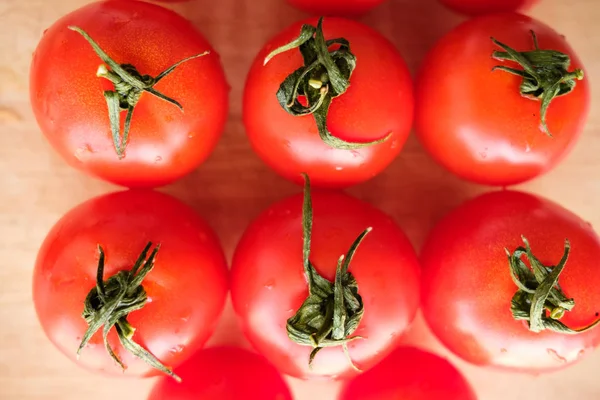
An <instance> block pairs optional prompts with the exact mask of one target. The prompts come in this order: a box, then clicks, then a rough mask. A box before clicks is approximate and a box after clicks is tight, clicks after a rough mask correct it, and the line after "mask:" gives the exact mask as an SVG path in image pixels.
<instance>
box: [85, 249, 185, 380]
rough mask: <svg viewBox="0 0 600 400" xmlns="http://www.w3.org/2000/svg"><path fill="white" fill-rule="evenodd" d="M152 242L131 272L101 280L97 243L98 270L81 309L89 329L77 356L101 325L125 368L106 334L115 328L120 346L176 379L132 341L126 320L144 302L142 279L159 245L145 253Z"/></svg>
mask: <svg viewBox="0 0 600 400" xmlns="http://www.w3.org/2000/svg"><path fill="white" fill-rule="evenodd" d="M151 247H152V243H148V244H147V245H146V247H145V248H144V250H143V251H142V253H141V254H140V256H139V257H138V259H137V261H136V262H135V264H134V266H133V268H132V269H131V270H130V271H119V272H117V273H116V274H115V275H113V276H111V277H110V278H108V279H107V280H106V281H104V280H103V279H104V277H103V275H104V259H105V256H104V251H103V249H102V247H100V246H98V253H99V259H98V271H97V275H96V287H94V288H93V289H92V290H90V292H89V293H88V295H87V297H86V299H85V304H84V309H83V314H82V316H83V318H84V319H85V321H86V322H87V324H88V329H87V331H86V332H85V334H84V335H83V339H82V340H81V344H80V345H79V348H78V349H77V357H79V355H80V353H81V350H83V348H84V347H85V346H86V345H87V344H88V342H89V341H90V339H91V338H92V336H94V334H95V333H96V332H97V331H98V330H99V329H100V328H102V327H104V328H103V329H102V335H103V338H104V346H105V347H106V351H107V352H108V354H109V355H110V356H111V358H112V359H113V360H114V361H115V362H116V363H117V364H119V366H121V368H122V369H123V370H125V368H126V367H125V365H124V364H123V362H122V361H121V359H120V358H119V357H118V356H117V355H116V354H115V352H114V351H113V349H112V348H111V346H110V343H109V342H108V334H109V332H110V330H111V329H112V328H113V327H114V328H115V330H116V332H117V336H118V337H119V341H120V342H121V344H122V345H123V347H124V348H125V349H126V350H127V351H129V352H130V353H132V354H133V355H134V356H136V357H138V358H140V359H141V360H143V361H144V362H146V363H147V364H148V365H150V366H151V367H152V368H155V369H157V370H159V371H161V372H163V373H165V374H167V375H170V376H172V377H173V378H175V379H176V380H177V381H181V378H179V376H177V375H176V374H175V373H174V372H173V371H172V370H171V369H170V368H167V367H165V366H164V365H163V364H162V363H161V362H160V361H159V360H158V359H157V358H156V357H155V356H154V355H152V354H151V353H150V352H148V351H147V350H146V349H144V348H143V347H141V346H140V345H139V344H137V343H136V342H134V341H133V335H134V333H135V328H134V327H132V326H131V325H130V324H129V322H127V316H128V315H129V314H130V313H131V312H133V311H136V310H140V309H141V308H143V307H144V305H146V300H147V296H146V291H145V290H144V287H143V286H142V281H143V280H144V278H145V277H146V275H148V273H150V271H152V268H154V262H155V260H156V255H157V253H158V250H159V249H160V245H157V246H156V247H154V250H153V251H152V253H151V254H150V256H148V252H149V251H150V248H151Z"/></svg>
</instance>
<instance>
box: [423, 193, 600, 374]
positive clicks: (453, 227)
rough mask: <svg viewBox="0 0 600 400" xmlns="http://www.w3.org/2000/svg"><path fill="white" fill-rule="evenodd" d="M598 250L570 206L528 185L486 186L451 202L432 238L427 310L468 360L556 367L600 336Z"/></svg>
mask: <svg viewBox="0 0 600 400" xmlns="http://www.w3.org/2000/svg"><path fill="white" fill-rule="evenodd" d="M565 239H567V240H568V242H565ZM528 245H529V246H530V249H528V248H527V246H528ZM565 254H566V255H567V256H568V258H567V259H566V262H564V259H563V257H564V256H565ZM599 258H600V239H599V238H598V236H597V235H596V234H595V233H594V231H593V230H592V228H591V226H590V225H589V224H588V223H586V222H585V221H584V220H582V219H581V218H579V217H577V216H576V215H574V214H572V213H571V212H570V211H567V210H566V209H564V208H562V207H561V206H559V205H557V204H555V203H552V202H550V201H548V200H545V199H543V198H540V197H536V196H533V195H530V194H526V193H521V192H512V191H500V192H494V193H489V194H485V195H483V196H480V197H478V198H476V199H473V200H471V201H468V202H467V203H465V204H463V205H462V206H460V207H459V208H457V209H456V210H454V211H452V212H451V213H450V214H449V215H448V216H446V217H445V218H444V219H443V220H442V221H441V222H440V223H439V224H438V225H437V226H436V227H435V228H434V230H433V232H432V233H431V236H430V238H429V239H428V240H427V242H426V244H425V246H424V248H423V250H422V263H423V277H422V284H423V285H422V294H423V295H422V308H423V314H424V316H425V318H426V320H427V322H428V323H429V326H430V327H431V329H432V331H433V332H434V334H436V335H437V336H438V338H439V339H440V340H441V341H442V342H443V343H444V344H445V345H446V346H447V347H448V348H449V349H450V350H451V351H453V352H454V353H456V354H457V355H458V356H460V357H462V358H464V359H465V360H467V361H469V362H471V363H474V364H477V365H482V366H493V367H499V368H503V369H511V370H518V371H526V372H539V371H544V370H554V369H558V368H561V367H564V366H566V365H568V364H571V363H573V362H575V361H577V360H579V359H580V358H581V357H582V356H583V355H584V354H585V353H587V352H589V351H590V350H592V349H593V348H594V347H596V346H597V345H598V344H599V343H600V328H598V327H593V323H594V321H595V320H596V319H597V318H598V315H599V314H598V313H599V312H600V292H599V291H598V290H597V289H596V288H598V287H599V285H600V270H598V268H596V262H597V260H598V259H599ZM544 266H546V267H549V268H544ZM554 266H556V267H554ZM559 266H561V267H562V269H558V267H559ZM534 271H535V276H534ZM553 273H554V275H556V274H558V275H557V276H558V278H557V279H556V280H555V279H554V278H555V276H553ZM513 274H514V279H513V277H512V275H513ZM547 279H550V280H547ZM517 283H519V285H521V286H517ZM542 283H545V285H542ZM553 283H554V285H553ZM522 287H524V288H525V289H527V291H525V290H524V289H522ZM544 290H550V291H549V292H546V293H545V294H544V292H543V291H544ZM545 296H547V297H545ZM557 299H558V300H561V301H560V302H557ZM588 327H589V329H587V330H585V328H588ZM577 330H584V331H582V332H580V333H575V332H573V331H577Z"/></svg>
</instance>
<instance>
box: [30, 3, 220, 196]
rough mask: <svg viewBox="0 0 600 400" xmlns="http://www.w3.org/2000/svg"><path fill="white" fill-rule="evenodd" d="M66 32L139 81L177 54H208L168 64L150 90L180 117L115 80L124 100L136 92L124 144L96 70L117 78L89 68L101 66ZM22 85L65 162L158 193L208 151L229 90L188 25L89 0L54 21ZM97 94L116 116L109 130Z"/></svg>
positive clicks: (166, 14)
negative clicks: (27, 88)
mask: <svg viewBox="0 0 600 400" xmlns="http://www.w3.org/2000/svg"><path fill="white" fill-rule="evenodd" d="M70 27H79V28H81V29H82V30H83V31H84V32H86V33H87V34H88V35H89V36H90V38H91V39H92V40H94V41H95V42H96V43H97V44H98V45H99V46H100V47H101V48H102V50H104V51H105V52H106V53H107V55H108V56H109V57H111V58H113V59H114V60H115V61H116V62H117V63H123V64H131V65H133V66H134V67H135V68H136V69H137V71H139V74H142V75H145V74H148V75H149V76H144V77H143V79H144V82H151V79H150V77H154V78H157V77H158V76H159V74H161V73H162V72H163V71H165V70H166V69H167V68H169V67H170V66H172V65H174V64H175V63H177V62H179V61H182V60H184V59H186V57H191V56H195V55H200V54H204V52H206V51H209V52H210V53H209V54H205V55H204V56H202V57H199V58H196V59H190V60H187V61H185V62H184V63H183V64H181V65H179V66H177V67H176V68H175V69H174V70H173V71H172V72H171V73H169V74H167V75H166V76H164V78H163V79H160V82H157V83H156V86H154V87H153V89H154V90H156V91H158V92H160V93H162V94H163V95H164V96H167V97H168V98H170V99H172V100H174V101H176V102H178V103H179V104H180V105H181V107H182V108H183V110H184V111H185V112H182V110H181V109H179V108H178V106H177V105H176V104H172V103H170V102H169V101H165V100H162V99H160V98H158V97H157V96H155V95H153V94H152V93H150V92H146V93H143V92H140V91H139V90H137V89H135V90H130V91H128V90H127V89H128V88H130V86H127V85H125V84H123V83H121V84H119V85H117V86H120V87H121V90H122V91H123V93H126V94H127V93H129V95H130V98H135V97H136V93H137V95H139V94H140V93H141V96H140V97H139V102H138V103H136V104H135V107H133V108H134V110H135V112H133V113H132V114H131V121H130V122H131V123H130V127H131V128H130V132H129V135H128V139H127V138H125V131H126V127H125V125H124V121H125V119H126V116H127V115H128V112H125V111H124V109H126V108H128V107H129V103H127V100H126V99H125V98H124V97H122V96H120V95H115V94H116V92H115V90H116V86H115V85H113V84H112V83H111V82H110V81H109V79H108V78H107V79H104V78H100V77H97V72H99V73H100V74H103V76H106V77H109V78H111V79H116V80H122V79H121V78H118V77H117V78H115V77H116V76H117V75H115V72H114V71H115V70H114V68H112V66H110V65H109V66H108V68H105V67H106V66H104V67H102V68H99V66H101V65H104V64H107V63H106V62H104V61H103V60H102V59H101V58H100V57H99V55H98V54H97V53H96V52H95V51H94V49H93V48H92V46H91V44H90V43H89V42H88V41H87V40H86V39H85V38H84V37H83V36H82V34H81V33H79V32H76V31H73V30H71V29H70ZM123 64H121V65H123ZM127 68H128V71H130V69H129V68H130V67H127ZM131 74H133V75H135V73H133V72H131ZM30 84H31V88H30V95H31V105H32V107H33V111H34V113H35V116H36V118H37V121H38V124H39V126H40V128H41V130H42V132H43V133H44V135H45V136H46V137H47V139H48V140H49V141H50V143H51V144H52V146H53V147H54V148H55V149H56V150H57V151H58V152H59V153H60V154H61V155H62V156H63V157H64V158H65V160H66V161H67V162H68V163H69V164H71V165H73V166H75V167H76V168H79V169H82V170H84V171H87V172H88V173H90V174H93V175H95V176H98V177H100V178H103V179H106V180H108V181H110V182H114V183H116V184H119V185H124V186H129V187H142V186H143V187H153V186H159V185H163V184H167V183H170V182H172V181H174V180H176V179H178V178H180V177H182V176H184V175H186V174H187V173H189V172H191V171H192V170H193V169H195V168H196V167H197V166H198V165H199V164H200V163H201V162H202V161H204V160H205V159H206V158H207V157H208V155H209V154H210V153H211V151H212V149H213V148H214V147H215V145H216V143H217V141H218V139H219V137H220V135H221V132H222V130H223V126H224V124H225V121H226V118H227V110H228V105H227V101H228V91H229V88H228V86H227V82H226V81H225V75H224V73H223V70H222V68H221V64H220V61H219V56H218V55H217V53H216V52H215V51H214V50H213V49H212V48H211V46H210V44H209V43H208V42H207V41H206V39H205V38H204V37H203V36H202V35H201V34H200V33H199V32H198V31H197V30H196V29H195V28H194V27H193V26H192V24H191V23H189V22H188V21H186V20H185V19H183V18H182V17H180V16H178V15H177V14H175V13H174V12H172V11H170V10H167V9H165V8H162V7H160V6H157V5H153V4H149V3H144V2H138V1H102V2H96V3H92V4H89V5H87V6H84V7H82V8H80V9H78V10H76V11H74V12H72V13H70V14H68V15H66V16H64V17H63V18H61V19H60V20H58V21H57V22H55V23H54V25H52V26H51V27H50V28H49V29H48V30H47V31H46V33H45V34H44V36H43V38H42V39H41V41H40V43H39V45H38V47H37V50H36V52H35V54H34V57H33V63H32V65H31V76H30ZM136 90H137V92H136ZM107 92H108V93H109V94H110V92H112V93H113V96H111V97H110V101H111V103H110V104H111V106H114V107H116V110H115V111H116V112H115V115H116V116H119V117H120V122H119V123H120V128H121V129H117V131H116V132H113V131H112V128H111V120H110V118H109V108H108V104H109V103H108V102H109V98H107V97H106V94H105V93H107ZM123 107H125V108H123ZM119 110H121V111H119ZM118 126H119V125H116V127H117V128H118ZM115 133H116V135H115Z"/></svg>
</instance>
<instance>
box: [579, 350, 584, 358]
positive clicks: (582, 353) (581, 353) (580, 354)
mask: <svg viewBox="0 0 600 400" xmlns="http://www.w3.org/2000/svg"><path fill="white" fill-rule="evenodd" d="M584 355H585V349H581V350H579V353H577V358H581V357H583V356H584Z"/></svg>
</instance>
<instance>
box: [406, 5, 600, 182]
mask: <svg viewBox="0 0 600 400" xmlns="http://www.w3.org/2000/svg"><path fill="white" fill-rule="evenodd" d="M532 32H533V33H534V35H532ZM490 37H492V39H490ZM493 39H496V40H497V41H498V42H497V43H494V42H493ZM536 41H537V43H538V44H539V48H540V49H542V50H551V51H553V52H552V53H550V54H551V55H552V57H550V58H548V57H547V55H548V52H544V51H542V52H539V51H534V50H535V49H536ZM501 45H505V46H506V47H510V48H511V49H513V50H515V51H516V52H517V55H520V56H522V57H521V58H523V59H525V61H526V62H528V64H529V66H528V67H527V68H528V69H529V70H531V71H533V73H534V74H535V75H536V77H537V78H534V76H533V75H531V74H529V73H526V74H525V75H526V76H527V77H526V78H524V77H523V76H520V75H517V74H524V72H523V67H521V66H520V65H519V63H517V62H515V61H512V60H508V59H506V58H507V57H511V56H510V54H509V53H508V51H505V49H503V47H502V46H501ZM496 51H497V52H496ZM519 52H520V53H519ZM523 52H525V53H523ZM527 57H529V58H527ZM548 59H551V60H554V61H556V62H558V61H562V62H564V64H553V65H549V64H548V62H547V60H548ZM529 61H531V62H529ZM568 61H570V65H569V66H567V65H566V64H567V63H568ZM497 67H499V68H497ZM529 67H531V68H533V69H531V68H529ZM494 68H496V69H494ZM506 68H510V69H512V73H511V72H509V70H506ZM581 68H583V67H582V64H581V62H580V61H579V59H578V58H577V56H576V55H575V53H574V52H573V49H572V48H571V47H570V46H569V45H568V44H567V42H566V40H565V38H564V37H563V36H561V35H559V34H558V33H557V32H555V31H554V30H552V29H551V28H550V27H548V26H546V25H544V24H542V23H541V22H539V21H536V20H534V19H531V18H529V17H526V16H524V15H519V14H511V13H506V14H495V15H489V16H483V17H478V18H475V19H472V20H470V21H467V22H465V23H464V24H462V25H460V26H459V27H458V28H456V29H454V30H453V31H451V32H450V33H448V34H447V35H446V36H445V37H443V38H442V39H441V40H440V41H439V42H438V43H437V44H436V45H435V46H434V48H433V49H432V50H431V52H430V53H429V55H428V56H427V57H426V59H425V61H424V63H423V65H422V67H421V71H420V73H419V78H418V84H417V112H416V128H417V134H418V137H419V139H420V140H421V142H422V144H423V146H424V147H425V148H426V149H427V151H428V152H429V153H431V155H432V156H433V158H434V159H435V160H437V161H438V162H439V163H440V164H441V165H443V166H444V167H446V168H447V169H448V170H450V171H451V172H453V173H455V174H457V175H458V176H460V177H462V178H464V179H467V180H470V181H474V182H478V183H483V184H491V185H502V186H504V185H512V184H517V183H521V182H524V181H527V180H529V179H532V178H534V177H536V176H538V175H540V174H542V173H544V172H546V171H548V170H550V169H551V168H552V167H553V166H555V165H556V164H557V163H558V162H559V161H560V160H561V159H562V158H563V157H564V156H565V155H566V154H567V153H568V152H569V151H570V150H571V148H572V147H573V145H574V144H575V142H576V140H577V139H578V137H579V135H580V133H581V131H582V129H583V127H584V125H585V121H586V118H587V114H588V110H589V100H590V89H589V85H588V81H587V78H584V79H583V80H578V79H579V78H583V76H584V75H585V74H584V72H583V70H581ZM567 71H568V72H567ZM540 74H541V75H540ZM561 76H562V77H568V79H567V78H565V79H566V81H565V82H563V83H560V84H558V86H556V85H554V86H553V84H552V82H555V81H556V79H560V77H561ZM538 78H539V79H540V81H539V82H538V81H536V79H538ZM554 78H556V79H554ZM538 83H539V84H541V85H544V87H545V88H546V89H544V90H542V89H541V86H538ZM573 86H574V87H573ZM553 88H554V89H556V90H557V91H558V92H559V94H562V95H558V96H556V97H553V98H552V96H553V94H554V93H555V90H554V89H553ZM569 90H570V91H569ZM457 99H458V100H457ZM543 100H546V101H549V103H545V102H544V101H543ZM545 104H549V107H547V109H546V110H547V112H546V115H545V117H544V113H543V112H542V109H543V108H545ZM544 121H545V123H546V124H544Z"/></svg>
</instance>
